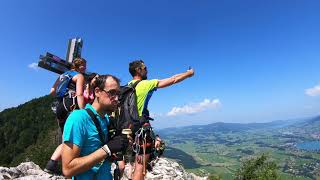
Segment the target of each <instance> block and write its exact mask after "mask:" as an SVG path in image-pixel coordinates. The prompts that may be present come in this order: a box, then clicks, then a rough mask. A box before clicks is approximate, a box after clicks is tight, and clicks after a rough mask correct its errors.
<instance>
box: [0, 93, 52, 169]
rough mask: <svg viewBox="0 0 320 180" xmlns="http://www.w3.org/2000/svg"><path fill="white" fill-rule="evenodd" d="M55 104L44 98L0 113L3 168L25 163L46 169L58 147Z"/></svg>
mask: <svg viewBox="0 0 320 180" xmlns="http://www.w3.org/2000/svg"><path fill="white" fill-rule="evenodd" d="M53 101H54V98H53V97H50V96H44V97H40V98H37V99H33V100H31V101H29V102H27V103H25V104H22V105H19V106H18V107H15V108H9V109H6V110H4V111H2V112H0V166H16V165H18V164H19V163H21V162H24V161H26V160H30V161H33V162H35V163H36V164H39V165H40V166H41V167H44V166H45V164H46V162H47V160H48V159H49V158H50V156H51V154H52V152H53V151H54V149H55V147H56V146H57V133H58V131H57V127H58V126H57V123H56V121H55V115H54V113H53V112H52V110H51V104H52V102H53Z"/></svg>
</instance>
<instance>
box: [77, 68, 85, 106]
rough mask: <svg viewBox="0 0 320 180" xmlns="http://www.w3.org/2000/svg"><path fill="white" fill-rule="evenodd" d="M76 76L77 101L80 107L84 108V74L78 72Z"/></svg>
mask: <svg viewBox="0 0 320 180" xmlns="http://www.w3.org/2000/svg"><path fill="white" fill-rule="evenodd" d="M75 78H76V96H77V102H78V106H79V108H80V109H83V108H84V106H85V104H84V98H83V89H84V76H83V75H82V74H78V75H76V76H75Z"/></svg>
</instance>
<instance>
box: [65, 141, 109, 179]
mask: <svg viewBox="0 0 320 180" xmlns="http://www.w3.org/2000/svg"><path fill="white" fill-rule="evenodd" d="M79 156H80V148H79V147H78V146H77V145H75V144H72V143H70V142H65V143H63V145H62V172H63V174H64V175H65V176H66V177H71V176H74V175H77V174H79V173H82V172H85V171H87V170H89V169H91V168H92V167H93V166H94V165H95V164H98V163H99V162H101V161H102V160H104V159H105V158H106V157H107V153H106V152H105V151H104V150H103V149H101V148H99V149H98V150H96V151H95V152H93V153H91V154H89V155H87V156H83V157H79Z"/></svg>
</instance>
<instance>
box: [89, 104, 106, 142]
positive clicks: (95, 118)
mask: <svg viewBox="0 0 320 180" xmlns="http://www.w3.org/2000/svg"><path fill="white" fill-rule="evenodd" d="M86 111H87V113H88V114H89V116H90V117H91V119H92V121H93V122H94V124H95V125H96V128H97V130H98V133H99V136H100V141H101V142H102V144H105V143H106V142H105V140H104V133H103V132H102V130H101V126H100V123H99V121H98V119H97V116H96V115H95V114H94V113H93V112H92V110H91V109H86Z"/></svg>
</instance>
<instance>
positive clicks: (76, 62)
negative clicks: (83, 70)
mask: <svg viewBox="0 0 320 180" xmlns="http://www.w3.org/2000/svg"><path fill="white" fill-rule="evenodd" d="M85 63H87V61H86V60H85V59H84V58H75V59H74V60H73V61H72V64H71V69H74V70H76V71H79V67H80V66H81V65H83V64H85Z"/></svg>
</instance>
